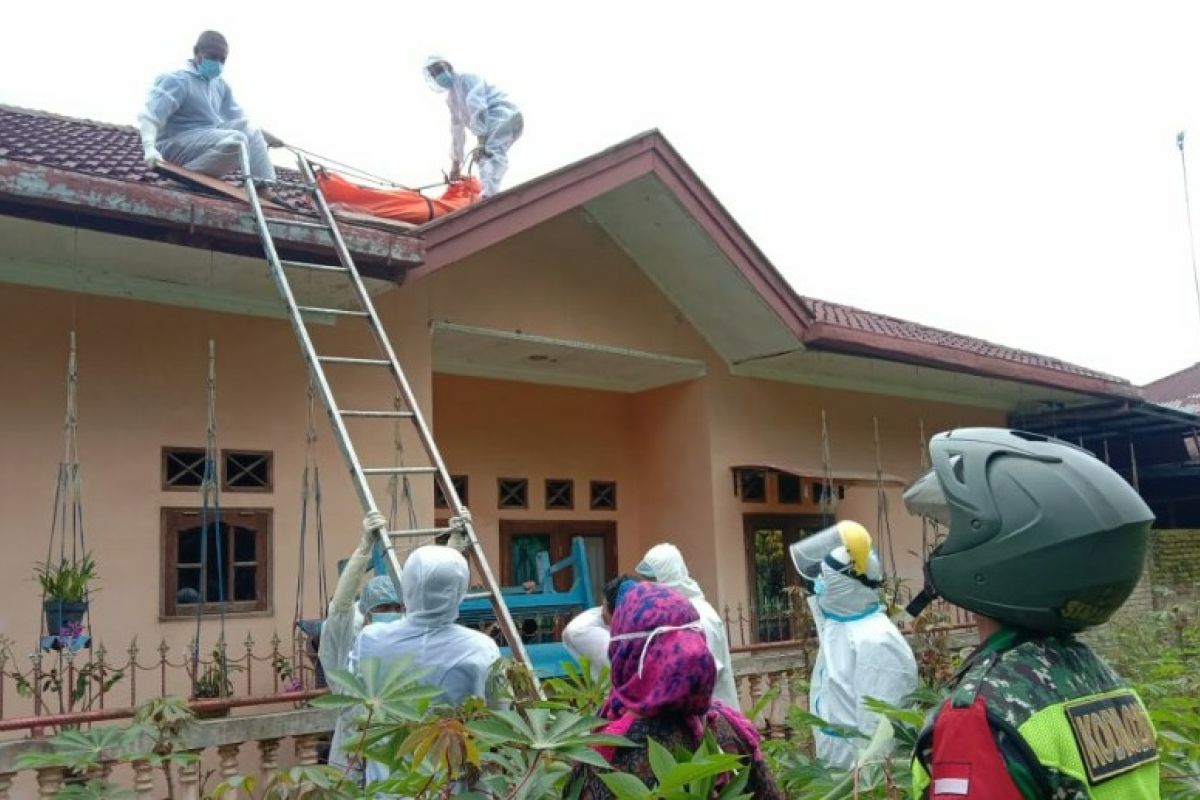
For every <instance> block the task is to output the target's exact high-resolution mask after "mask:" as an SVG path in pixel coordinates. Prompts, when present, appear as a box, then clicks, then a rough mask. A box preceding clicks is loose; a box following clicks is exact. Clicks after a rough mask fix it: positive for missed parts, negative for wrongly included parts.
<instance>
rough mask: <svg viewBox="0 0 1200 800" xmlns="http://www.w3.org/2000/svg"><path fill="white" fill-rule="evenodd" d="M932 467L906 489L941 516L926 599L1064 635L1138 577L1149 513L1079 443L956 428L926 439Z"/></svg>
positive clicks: (909, 497) (1103, 612) (1124, 594)
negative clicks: (941, 527)
mask: <svg viewBox="0 0 1200 800" xmlns="http://www.w3.org/2000/svg"><path fill="white" fill-rule="evenodd" d="M929 453H930V456H931V460H932V464H933V469H931V470H930V471H929V472H928V473H926V474H925V475H923V476H922V477H920V478H918V479H917V480H916V481H914V482H913V484H912V485H910V486H909V487H908V489H907V490H905V492H904V504H905V506H906V507H907V508H908V510H909V511H910V512H911V513H913V514H916V515H918V516H924V517H927V518H930V519H933V520H935V521H937V522H939V523H941V524H942V525H944V526H946V528H947V529H948V533H947V535H946V538H945V539H944V540H943V541H942V543H941V544H940V545H938V547H937V548H935V549H934V550H933V552H932V553H930V555H929V558H928V560H927V561H926V564H925V580H926V590H925V592H923V593H922V594H923V595H924V596H925V597H926V600H928V599H930V598H931V597H933V596H940V597H943V598H945V599H946V600H947V601H949V602H951V603H953V604H954V605H957V606H960V607H961V608H965V609H967V610H969V611H974V612H975V613H978V614H983V615H984V616H988V617H991V618H993V619H996V620H999V621H1000V622H1003V623H1005V624H1007V625H1011V626H1013V627H1017V628H1022V629H1025V630H1030V631H1034V632H1038V633H1045V634H1054V635H1060V634H1070V633H1075V632H1077V631H1081V630H1083V629H1085V628H1089V627H1092V626H1095V625H1099V624H1101V623H1103V622H1105V621H1106V620H1107V619H1108V618H1109V617H1111V616H1112V615H1113V613H1114V612H1115V611H1116V610H1117V609H1118V608H1120V607H1121V604H1122V603H1124V602H1125V600H1126V599H1127V598H1128V597H1129V594H1130V593H1131V592H1132V591H1133V589H1134V587H1135V586H1136V585H1137V582H1138V580H1139V579H1140V578H1141V575H1142V566H1143V563H1144V560H1145V554H1146V544H1147V539H1148V536H1149V531H1150V525H1151V523H1152V522H1153V521H1154V514H1153V513H1151V511H1150V508H1149V507H1148V506H1147V505H1146V503H1145V502H1144V501H1143V500H1142V498H1141V497H1140V496H1138V493H1137V492H1136V491H1134V489H1133V487H1132V486H1130V485H1129V484H1128V483H1127V482H1126V481H1125V479H1124V478H1122V477H1121V476H1120V475H1118V474H1117V473H1116V472H1114V471H1113V470H1112V469H1111V468H1110V467H1109V466H1108V465H1106V464H1104V463H1103V462H1102V461H1100V460H1098V459H1097V458H1096V457H1095V456H1093V455H1092V454H1091V453H1089V452H1088V451H1086V450H1083V449H1082V448H1079V447H1076V446H1074V445H1072V444H1069V443H1067V442H1064V441H1062V440H1059V439H1053V438H1050V437H1048V436H1041V435H1038V434H1033V433H1023V432H1020V431H1012V430H1005V429H1002V428H961V429H958V430H953V431H949V432H947V433H940V434H938V435H937V436H935V437H933V439H932V440H931V441H930V443H929Z"/></svg>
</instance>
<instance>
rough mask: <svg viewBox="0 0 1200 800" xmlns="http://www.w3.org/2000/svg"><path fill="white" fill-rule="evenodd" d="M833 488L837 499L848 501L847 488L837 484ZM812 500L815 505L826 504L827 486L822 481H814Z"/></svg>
mask: <svg viewBox="0 0 1200 800" xmlns="http://www.w3.org/2000/svg"><path fill="white" fill-rule="evenodd" d="M831 488H832V490H833V496H834V497H836V498H837V499H838V500H845V499H846V487H845V486H842V485H841V484H835V485H834V486H832V487H831ZM812 499H813V502H814V503H823V502H825V484H824V483H823V482H821V481H813V482H812Z"/></svg>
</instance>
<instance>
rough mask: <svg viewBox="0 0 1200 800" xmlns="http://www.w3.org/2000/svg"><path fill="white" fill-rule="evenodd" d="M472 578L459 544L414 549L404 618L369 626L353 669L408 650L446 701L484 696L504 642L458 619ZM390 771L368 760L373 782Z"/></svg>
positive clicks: (407, 569) (404, 578)
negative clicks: (471, 627)
mask: <svg viewBox="0 0 1200 800" xmlns="http://www.w3.org/2000/svg"><path fill="white" fill-rule="evenodd" d="M469 578H470V571H469V569H468V567H467V561H466V559H465V558H463V557H462V554H461V553H459V552H458V551H456V550H454V549H453V548H450V547H446V546H444V545H425V546H424V547H418V548H417V549H416V550H414V551H413V552H412V554H411V555H409V557H408V559H407V560H406V561H405V562H404V569H403V571H402V572H401V584H402V585H403V591H404V612H405V616H404V619H401V620H398V621H396V622H387V623H381V624H377V625H368V626H367V627H366V628H364V629H363V631H362V633H361V634H359V637H358V641H357V642H355V644H354V650H353V652H352V653H351V654H350V670H351V671H352V672H355V671H357V668H358V665H359V664H361V663H362V662H364V661H366V660H367V659H370V658H377V659H379V660H381V661H383V662H384V663H385V664H386V663H388V662H391V661H394V660H396V659H398V658H403V657H405V656H408V657H411V658H412V659H413V660H414V661H415V663H416V666H418V667H420V668H421V669H424V670H426V671H427V672H426V675H425V677H424V678H422V679H421V682H422V683H425V684H428V685H430V686H438V687H441V689H442V696H441V698H440V699H441V701H443V702H446V703H451V704H455V705H457V704H458V703H460V702H462V701H463V700H464V699H466V698H467V697H471V696H478V697H484V696H485V690H486V684H487V677H488V672H489V670H490V669H491V667H492V665H493V664H494V663H495V662H496V661H497V660H498V659H499V658H500V648H499V647H497V646H496V643H495V642H493V641H492V640H491V639H490V638H489V637H487V636H486V635H484V634H482V633H480V632H479V631H473V630H471V629H470V628H465V627H463V626H462V625H456V624H454V621H455V620H456V619H458V606H459V603H461V602H462V599H463V596H464V595H465V594H466V593H467V582H468V580H469ZM386 777H387V770H386V769H385V768H384V767H383V765H381V764H377V763H375V762H371V761H368V762H367V783H371V782H373V781H377V780H382V779H384V778H386Z"/></svg>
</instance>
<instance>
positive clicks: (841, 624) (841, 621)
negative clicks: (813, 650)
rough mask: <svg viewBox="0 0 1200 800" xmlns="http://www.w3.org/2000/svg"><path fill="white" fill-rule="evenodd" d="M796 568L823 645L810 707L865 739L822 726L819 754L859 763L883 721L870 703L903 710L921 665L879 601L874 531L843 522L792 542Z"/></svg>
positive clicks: (835, 761)
mask: <svg viewBox="0 0 1200 800" xmlns="http://www.w3.org/2000/svg"><path fill="white" fill-rule="evenodd" d="M790 550H791V557H792V563H793V564H795V566H796V569H797V570H798V571H799V572H800V577H801V579H802V580H803V581H804V584H805V587H806V588H807V589H808V590H809V591H810V592H811V593H812V594H811V595H810V596H809V598H808V605H809V608H810V609H811V611H812V615H813V621H814V622H815V624H816V627H817V638H818V641H819V648H818V651H817V662H816V664H815V665H814V667H813V674H812V681H811V683H810V685H809V693H808V707H809V711H811V712H812V713H813V714H815V715H816V716H818V717H820V718H821V719H823V720H825V721H826V722H827V723H829V724H830V725H834V726H837V727H838V728H848V729H852V730H857V731H858V732H859V733H861V734H862V735H863V736H864V737H866V738H862V739H857V738H852V737H846V736H842V735H839V732H838V731H835V730H832V729H826V728H821V729H818V730H817V731H816V733H815V735H814V738H815V740H816V752H817V757H818V758H820V759H821V760H822V761H825V762H826V763H828V764H830V765H832V766H836V767H839V768H842V769H849V768H850V767H852V766H854V763H855V761H856V760H857V759H858V756H859V753H860V752H861V751H862V750H864V749H865V748H866V747H867V745H868V743H869V740H870V738H871V736H872V734H874V732H875V728H876V726H877V725H878V724H879V715H878V714H875V713H873V712H871V711H868V710H867V708H866V705H865V703H864V700H865V699H866V698H868V697H874V698H875V699H877V700H882V701H884V702H886V703H890V704H891V705H899V704H900V703H901V702H902V701H903V700H904V698H905V697H907V696H908V695H909V694H911V693H912V692H913V691H914V690H915V689H916V688H917V661H916V659H915V658H914V657H913V652H912V648H910V647H909V646H908V642H906V641H905V640H904V636H902V635H901V633H900V631H899V630H898V629H897V628H896V626H895V625H894V624H892V621H891V620H890V619H888V617H887V614H886V613H884V607H883V605H882V604H881V603H880V601H879V588H880V586H881V585H882V581H883V569H882V568H881V566H880V563H879V558H878V556H876V554H875V552H874V550H872V548H871V534H869V533H868V532H867V529H866V528H864V527H863V526H862V525H859V524H858V523H857V522H851V521H849V520H844V521H842V522H839V523H837V524H836V525H834V526H832V527H830V528H826V529H825V530H823V531H820V532H819V533H815V534H813V535H812V536H809V537H807V538H805V539H801V540H800V541H798V542H796V543H795V544H793V545H792V546H791V548H790Z"/></svg>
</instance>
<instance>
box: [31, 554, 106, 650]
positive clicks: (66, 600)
mask: <svg viewBox="0 0 1200 800" xmlns="http://www.w3.org/2000/svg"><path fill="white" fill-rule="evenodd" d="M34 575H36V576H37V579H38V583H40V584H41V585H42V595H43V597H44V598H45V599H44V600H43V603H42V605H43V606H44V608H45V611H46V633H48V634H49V635H51V636H58V635H59V634H60V633H61V631H62V628H63V625H65V624H67V623H70V624H71V625H72V626H78V625H80V624H81V623H82V622H83V617H84V615H85V614H87V610H88V590H89V584H90V583H91V582H92V580H93V579H95V577H96V562H95V561H94V560H92V557H91V556H90V555H87V554H85V555H84V556H83V558H81V559H79V560H78V561H67V560H65V559H64V560H62V561H59V562H58V563H57V564H54V563H52V562H50V561H45V562H40V563H38V564H37V565H36V566H35V567H34Z"/></svg>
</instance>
